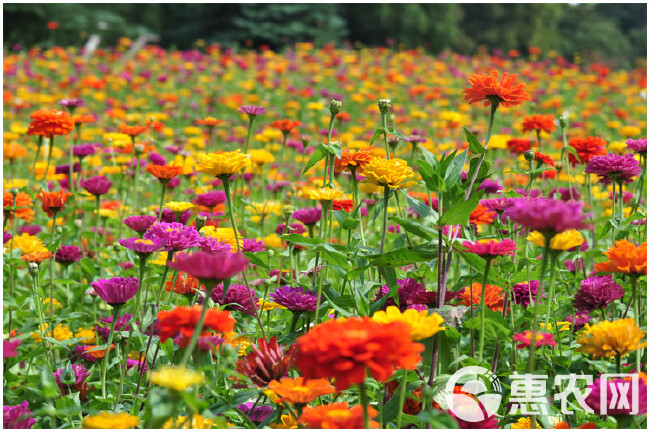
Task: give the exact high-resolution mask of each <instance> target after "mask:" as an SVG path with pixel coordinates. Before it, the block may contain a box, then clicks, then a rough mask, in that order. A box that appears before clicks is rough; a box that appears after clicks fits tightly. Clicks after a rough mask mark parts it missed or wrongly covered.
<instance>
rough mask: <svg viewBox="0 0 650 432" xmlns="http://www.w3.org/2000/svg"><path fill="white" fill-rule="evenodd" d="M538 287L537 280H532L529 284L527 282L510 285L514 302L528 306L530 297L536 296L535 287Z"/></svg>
mask: <svg viewBox="0 0 650 432" xmlns="http://www.w3.org/2000/svg"><path fill="white" fill-rule="evenodd" d="M538 288H539V281H537V280H532V281H530V285H528V284H527V283H518V284H516V285H515V286H513V287H512V293H513V294H514V296H515V304H520V305H522V306H523V307H528V305H530V299H531V298H532V299H533V302H535V298H536V296H537V289H538Z"/></svg>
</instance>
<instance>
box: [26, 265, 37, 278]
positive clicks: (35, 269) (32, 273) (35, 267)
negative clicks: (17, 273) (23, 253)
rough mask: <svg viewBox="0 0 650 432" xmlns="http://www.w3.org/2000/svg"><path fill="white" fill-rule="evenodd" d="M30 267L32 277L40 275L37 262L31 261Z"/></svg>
mask: <svg viewBox="0 0 650 432" xmlns="http://www.w3.org/2000/svg"><path fill="white" fill-rule="evenodd" d="M28 267H29V275H30V276H31V277H36V276H38V264H36V263H35V262H30V263H29V265H28Z"/></svg>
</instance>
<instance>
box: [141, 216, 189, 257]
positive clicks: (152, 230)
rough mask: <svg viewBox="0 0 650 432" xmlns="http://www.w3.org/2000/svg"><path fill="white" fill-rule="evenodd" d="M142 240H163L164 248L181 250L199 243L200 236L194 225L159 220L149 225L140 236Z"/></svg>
mask: <svg viewBox="0 0 650 432" xmlns="http://www.w3.org/2000/svg"><path fill="white" fill-rule="evenodd" d="M142 238H143V239H144V240H152V241H153V240H164V241H165V242H166V245H165V250H174V251H182V250H185V249H189V248H191V247H194V246H198V245H199V241H200V239H201V236H200V235H199V233H198V232H197V231H196V228H194V227H188V226H185V225H183V224H181V223H178V222H159V223H157V224H154V225H152V226H150V227H149V228H148V229H147V231H146V232H145V233H144V235H143V236H142Z"/></svg>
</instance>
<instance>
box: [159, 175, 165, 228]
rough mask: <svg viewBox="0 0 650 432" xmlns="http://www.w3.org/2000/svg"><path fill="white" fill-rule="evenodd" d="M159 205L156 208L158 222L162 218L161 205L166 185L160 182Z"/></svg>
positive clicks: (163, 202) (163, 201) (163, 200)
mask: <svg viewBox="0 0 650 432" xmlns="http://www.w3.org/2000/svg"><path fill="white" fill-rule="evenodd" d="M160 187H161V191H160V205H159V206H158V221H160V220H161V218H162V211H163V205H164V204H165V189H166V188H167V185H166V184H165V182H162V181H161V182H160Z"/></svg>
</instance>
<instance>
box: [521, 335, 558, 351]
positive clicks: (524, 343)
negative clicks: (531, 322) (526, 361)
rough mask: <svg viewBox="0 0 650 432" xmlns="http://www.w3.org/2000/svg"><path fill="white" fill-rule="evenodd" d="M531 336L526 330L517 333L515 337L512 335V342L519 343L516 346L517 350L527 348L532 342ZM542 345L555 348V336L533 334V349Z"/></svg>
mask: <svg viewBox="0 0 650 432" xmlns="http://www.w3.org/2000/svg"><path fill="white" fill-rule="evenodd" d="M532 336H533V332H532V331H530V330H526V331H525V332H523V333H517V334H516V335H514V337H513V338H512V340H514V341H516V342H520V343H519V345H517V348H519V349H522V348H528V347H529V346H530V344H531V342H532ZM544 345H547V346H557V342H555V336H554V335H552V334H550V333H541V332H537V333H535V348H539V347H541V346H544Z"/></svg>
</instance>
